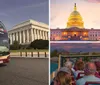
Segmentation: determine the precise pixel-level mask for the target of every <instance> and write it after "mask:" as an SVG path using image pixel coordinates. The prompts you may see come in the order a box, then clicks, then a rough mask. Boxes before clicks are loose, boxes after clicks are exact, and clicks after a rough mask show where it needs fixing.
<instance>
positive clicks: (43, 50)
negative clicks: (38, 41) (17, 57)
mask: <svg viewBox="0 0 100 85" xmlns="http://www.w3.org/2000/svg"><path fill="white" fill-rule="evenodd" d="M10 52H49V51H48V49H41V50H35V49H23V50H22V49H21V50H10Z"/></svg>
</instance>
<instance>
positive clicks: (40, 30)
mask: <svg viewBox="0 0 100 85" xmlns="http://www.w3.org/2000/svg"><path fill="white" fill-rule="evenodd" d="M40 39H42V33H41V30H40Z"/></svg>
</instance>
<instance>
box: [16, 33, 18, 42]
mask: <svg viewBox="0 0 100 85" xmlns="http://www.w3.org/2000/svg"><path fill="white" fill-rule="evenodd" d="M16 41H18V32H16Z"/></svg>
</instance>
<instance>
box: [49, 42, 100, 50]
mask: <svg viewBox="0 0 100 85" xmlns="http://www.w3.org/2000/svg"><path fill="white" fill-rule="evenodd" d="M54 49H58V50H62V49H63V50H65V51H69V52H80V51H82V52H100V43H51V50H54Z"/></svg>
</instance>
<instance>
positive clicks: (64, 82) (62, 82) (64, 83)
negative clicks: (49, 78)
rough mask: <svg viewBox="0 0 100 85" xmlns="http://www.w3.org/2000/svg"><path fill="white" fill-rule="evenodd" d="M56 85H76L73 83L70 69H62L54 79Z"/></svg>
mask: <svg viewBox="0 0 100 85" xmlns="http://www.w3.org/2000/svg"><path fill="white" fill-rule="evenodd" d="M54 85H75V84H74V82H73V81H72V77H71V71H70V69H68V68H66V67H62V68H61V69H60V70H59V71H58V73H57V75H56V77H55V79H54Z"/></svg>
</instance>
